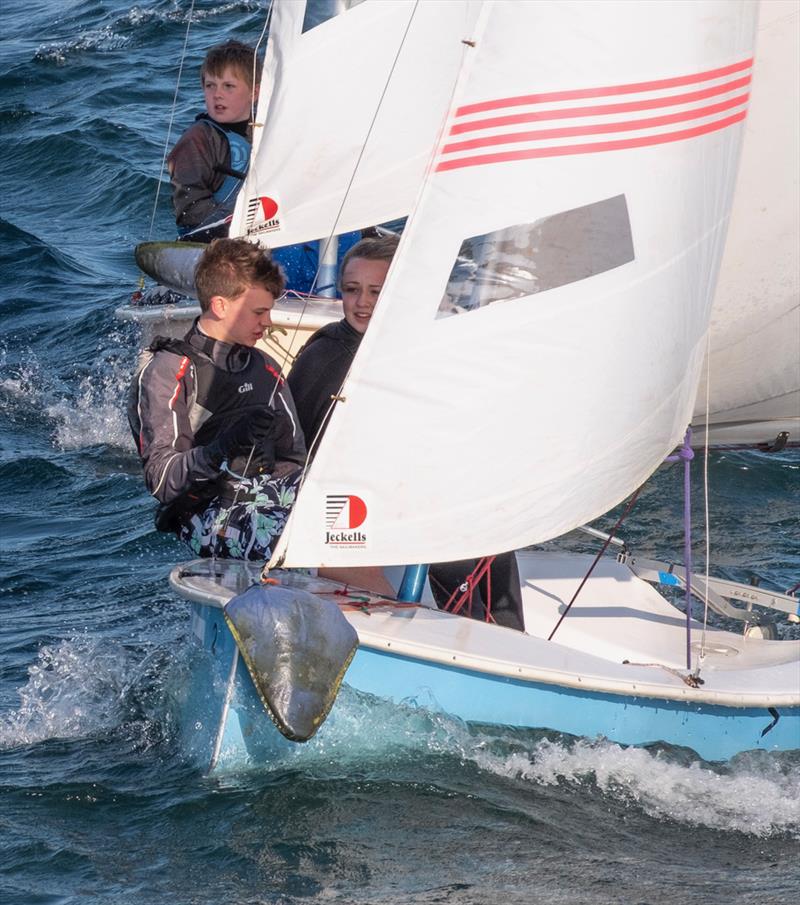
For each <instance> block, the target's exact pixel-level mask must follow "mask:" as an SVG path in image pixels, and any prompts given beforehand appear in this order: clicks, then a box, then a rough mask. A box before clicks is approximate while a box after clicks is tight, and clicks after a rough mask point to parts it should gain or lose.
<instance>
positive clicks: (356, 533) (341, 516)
mask: <svg viewBox="0 0 800 905" xmlns="http://www.w3.org/2000/svg"><path fill="white" fill-rule="evenodd" d="M366 519H367V504H366V503H365V502H364V501H363V500H362V499H361V497H358V496H354V495H353V494H340V495H339V494H337V495H333V494H329V495H328V496H327V497H326V498H325V523H326V525H327V526H328V530H327V531H326V532H325V543H326V544H330V545H331V546H332V547H365V546H366V544H367V535H366V534H365V533H364V532H363V531H360V530H358V529H359V528H361V527H362V525H363V524H364V522H365V521H366Z"/></svg>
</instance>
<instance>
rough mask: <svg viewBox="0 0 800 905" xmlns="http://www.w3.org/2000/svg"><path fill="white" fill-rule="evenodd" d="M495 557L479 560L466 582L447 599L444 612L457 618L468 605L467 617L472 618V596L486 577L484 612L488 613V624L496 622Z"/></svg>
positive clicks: (486, 618) (486, 617) (486, 619)
mask: <svg viewBox="0 0 800 905" xmlns="http://www.w3.org/2000/svg"><path fill="white" fill-rule="evenodd" d="M494 560H495V558H494V556H484V557H483V558H482V559H479V560H478V563H477V565H476V566H475V568H474V569H473V570H472V571H471V572H470V573H469V575H467V577H466V578H465V579H464V581H463V582H462V583H461V584H460V585H459V586H458V587H457V588H456V589H455V590H454V591H453V593H452V594H451V595H450V596H449V597H448V598H447V603H445V605H444V606H443V607H442V609H443V610H446V611H447V612H449V613H452V614H453V615H454V616H457V615H458V614H459V613H460V612H461V610H462V609H463V608H464V605H465V604H466V607H467V612H466V613H465V615H466V616H469V617H471V616H472V595H473V594H474V592H475V588H476V587H477V586H478V583H479V582H480V581H481V580H482V579H483V578H484V577H485V578H486V595H485V598H486V599H485V600H484V610H485V612H486V615H485V621H486V622H494V621H495V619H494V616H492V572H491V567H492V563H493V562H494Z"/></svg>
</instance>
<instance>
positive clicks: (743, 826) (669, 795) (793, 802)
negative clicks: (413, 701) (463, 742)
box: [465, 739, 800, 838]
mask: <svg viewBox="0 0 800 905" xmlns="http://www.w3.org/2000/svg"><path fill="white" fill-rule="evenodd" d="M465 757H467V758H468V759H470V760H473V761H474V762H475V763H476V764H477V765H478V766H479V767H480V768H481V769H484V770H489V771H491V772H492V773H496V774H498V775H501V776H508V777H512V778H515V779H522V780H525V781H527V782H533V783H540V784H545V785H555V784H558V783H561V782H566V783H570V784H574V785H583V784H586V783H591V784H593V785H595V786H596V787H597V788H598V789H599V790H600V791H601V792H603V793H604V794H607V795H610V796H612V797H614V798H615V799H618V800H622V801H624V802H627V803H630V804H632V805H636V806H638V807H640V808H641V809H642V810H643V811H644V812H645V813H646V814H649V815H650V816H652V817H656V818H667V819H669V820H673V821H676V822H678V823H686V824H690V825H692V826H703V827H709V828H712V829H719V830H736V831H738V832H742V833H751V834H753V835H756V836H769V835H773V834H775V833H791V834H793V835H796V836H797V837H798V838H800V797H799V796H798V793H797V783H796V770H797V759H796V758H795V759H792V762H791V763H789V761H788V759H787V760H786V763H785V764H784V765H782V764H781V761H780V759H779V758H777V757H772V758H770V757H769V756H768V757H765V758H758V763H757V764H756V763H754V762H753V761H751V760H749V759H748V758H741V759H739V760H738V761H734V762H732V763H731V764H730V765H726V766H724V767H717V768H712V767H711V766H710V765H708V764H705V763H702V762H700V761H694V762H692V763H689V764H686V763H683V762H677V761H674V760H670V759H669V757H668V756H665V754H664V752H655V751H650V750H646V749H642V748H625V747H622V746H620V745H617V744H614V743H613V742H609V741H596V742H592V741H589V740H587V739H578V740H576V741H575V743H574V744H571V745H567V744H563V743H559V742H553V741H550V740H548V739H543V740H541V741H540V742H538V743H537V744H536V745H535V747H534V749H533V750H532V751H530V752H524V753H523V752H515V753H512V754H510V755H508V756H503V755H497V754H493V753H491V752H487V751H485V750H482V749H480V748H477V749H474V750H473V751H472V752H469V751H465ZM756 769H757V771H758V772H756Z"/></svg>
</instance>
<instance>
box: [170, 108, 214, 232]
mask: <svg viewBox="0 0 800 905" xmlns="http://www.w3.org/2000/svg"><path fill="white" fill-rule="evenodd" d="M167 164H168V166H169V173H170V177H171V179H172V205H173V207H174V208H175V222H176V224H177V225H178V227H180V228H183V229H194V228H195V227H197V226H200V225H201V224H203V223H208V222H212V221H213V220H214V219H215V215H216V214H219V217H220V218H222V217H224V216H225V215H226V208H225V207H224V206H223V207H220V206H219V205H218V204H217V202H216V201H215V200H214V192H215V191H216V190H217V189H219V188H220V186H221V185H222V183H223V181H224V178H225V177H224V176H223V175H222V174H221V173H220V172H219V170H218V168H219V167H222V168H229V167H230V147H229V145H228V142H227V140H226V139H225V136H224V135H222V134H221V133H220V132H219V130H218V129H215V128H214V127H213V126H210V125H207V124H205V123H203V122H202V121H200V122H196V123H194V124H193V125H191V126H190V127H189V128H188V129H187V130H186V131H185V132H184V133H183V135H181V137H180V138H179V139H178V141H177V143H176V145H175V147H174V148H173V149H172V151H171V152H170V154H169V156H168V157H167ZM227 212H228V213H229V210H227ZM224 232H225V234H227V227H226V228H225V231H224Z"/></svg>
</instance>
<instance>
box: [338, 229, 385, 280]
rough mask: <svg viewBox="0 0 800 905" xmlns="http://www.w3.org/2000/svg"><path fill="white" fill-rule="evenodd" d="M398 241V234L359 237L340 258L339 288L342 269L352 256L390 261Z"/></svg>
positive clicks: (369, 259)
mask: <svg viewBox="0 0 800 905" xmlns="http://www.w3.org/2000/svg"><path fill="white" fill-rule="evenodd" d="M399 242H400V236H370V237H369V238H367V239H360V240H359V241H358V242H356V244H355V245H353V246H352V247H351V248H349V249H348V250H347V253H346V254H345V256H344V258H343V259H342V266H341V268H340V269H339V289H341V288H342V275H343V274H344V269H345V267H347V265H348V264H349V263H350V261H351V260H352V259H353V258H366V259H367V260H368V261H387V262H391V260H392V258H393V257H394V253H395V252H396V251H397V246H398V243H399Z"/></svg>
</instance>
